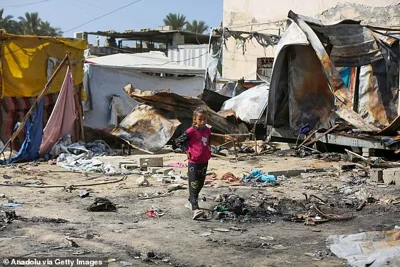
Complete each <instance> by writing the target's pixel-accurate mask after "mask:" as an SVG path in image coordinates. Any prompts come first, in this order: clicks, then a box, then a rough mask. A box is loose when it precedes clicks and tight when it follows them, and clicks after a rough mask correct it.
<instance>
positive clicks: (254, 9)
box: [222, 0, 400, 79]
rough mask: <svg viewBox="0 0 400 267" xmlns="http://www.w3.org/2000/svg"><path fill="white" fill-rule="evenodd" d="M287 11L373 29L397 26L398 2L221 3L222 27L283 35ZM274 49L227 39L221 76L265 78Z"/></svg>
mask: <svg viewBox="0 0 400 267" xmlns="http://www.w3.org/2000/svg"><path fill="white" fill-rule="evenodd" d="M289 10H292V11H293V12H295V13H297V14H301V15H305V16H310V17H315V18H318V19H320V20H322V21H324V22H335V21H339V20H343V19H353V20H361V21H363V23H366V24H370V25H375V26H400V1H394V0H380V1H376V0H353V1H351V3H349V1H346V0H336V1H335V0H302V1H299V0H282V1H273V0H245V1H244V0H224V6H223V12H224V14H223V26H224V27H226V28H228V29H230V30H234V31H245V32H253V31H256V32H259V33H267V34H276V35H279V36H280V35H282V34H283V32H284V30H285V26H286V18H287V14H288V12H289ZM273 59H274V48H273V47H271V46H269V47H267V48H264V47H262V46H261V45H259V44H258V43H257V41H255V40H254V39H252V40H250V41H246V42H243V41H241V40H240V39H235V38H229V39H227V40H226V47H224V50H223V68H222V77H224V78H228V79H240V78H245V79H259V78H262V79H263V78H266V79H268V77H269V75H270V74H271V68H272V62H273Z"/></svg>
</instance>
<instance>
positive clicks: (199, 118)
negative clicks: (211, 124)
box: [194, 113, 207, 129]
mask: <svg viewBox="0 0 400 267" xmlns="http://www.w3.org/2000/svg"><path fill="white" fill-rule="evenodd" d="M194 123H195V124H196V126H197V127H199V128H200V129H201V128H203V127H204V126H206V124H207V115H205V114H201V113H197V114H196V116H195V117H194Z"/></svg>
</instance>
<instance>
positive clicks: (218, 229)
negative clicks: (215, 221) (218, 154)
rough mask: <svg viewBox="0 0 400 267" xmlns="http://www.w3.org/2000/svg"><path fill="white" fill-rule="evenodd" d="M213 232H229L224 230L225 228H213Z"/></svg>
mask: <svg viewBox="0 0 400 267" xmlns="http://www.w3.org/2000/svg"><path fill="white" fill-rule="evenodd" d="M213 231H215V232H229V231H230V230H229V229H226V228H215V229H214V230H213Z"/></svg>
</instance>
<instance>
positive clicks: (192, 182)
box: [188, 162, 208, 210]
mask: <svg viewBox="0 0 400 267" xmlns="http://www.w3.org/2000/svg"><path fill="white" fill-rule="evenodd" d="M207 166H208V162H206V163H200V164H199V163H191V162H189V164H188V176H189V201H190V204H192V209H193V210H197V209H199V193H200V190H201V189H202V188H203V185H204V181H205V179H206V173H207Z"/></svg>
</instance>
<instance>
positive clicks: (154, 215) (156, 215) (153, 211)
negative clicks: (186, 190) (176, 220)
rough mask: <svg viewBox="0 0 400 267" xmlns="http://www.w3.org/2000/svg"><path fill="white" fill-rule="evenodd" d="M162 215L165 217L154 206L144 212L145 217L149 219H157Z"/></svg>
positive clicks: (162, 212) (161, 211)
mask: <svg viewBox="0 0 400 267" xmlns="http://www.w3.org/2000/svg"><path fill="white" fill-rule="evenodd" d="M163 215H165V212H164V211H163V210H161V209H160V208H159V207H156V206H153V207H152V208H151V209H150V210H148V211H147V212H146V216H147V217H151V218H159V217H161V216H163Z"/></svg>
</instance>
